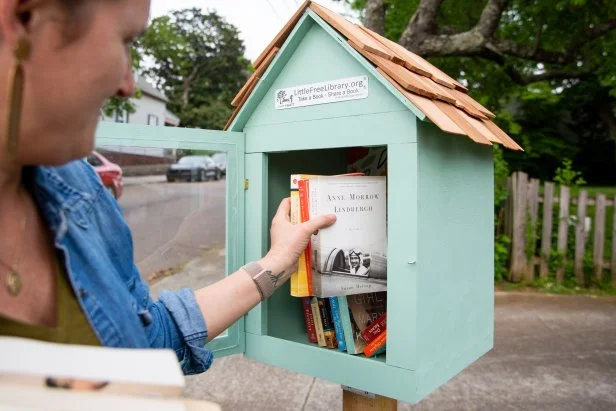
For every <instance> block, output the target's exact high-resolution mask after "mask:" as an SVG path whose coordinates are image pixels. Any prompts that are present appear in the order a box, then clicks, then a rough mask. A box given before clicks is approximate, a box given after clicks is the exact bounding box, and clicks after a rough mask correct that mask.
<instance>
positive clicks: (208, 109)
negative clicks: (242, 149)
mask: <svg viewBox="0 0 616 411" xmlns="http://www.w3.org/2000/svg"><path fill="white" fill-rule="evenodd" d="M138 47H139V49H140V52H141V53H142V55H143V56H144V61H148V60H149V61H151V65H150V66H149V67H148V68H146V69H144V74H145V75H147V76H148V77H150V78H151V79H153V80H154V81H155V83H156V84H157V86H158V87H159V88H160V89H162V90H163V91H164V92H165V94H166V95H167V97H168V98H169V99H170V102H171V103H170V109H171V110H172V111H174V112H175V113H177V114H178V115H179V117H180V121H181V124H182V125H183V126H184V127H199V128H209V129H222V128H223V127H224V125H225V123H226V120H227V119H228V118H229V117H230V115H231V113H232V110H231V106H230V105H229V103H230V102H231V100H232V99H233V97H234V96H235V94H236V93H237V91H238V90H239V89H240V87H241V86H242V85H243V84H244V82H245V81H246V78H247V75H246V73H247V68H248V67H249V64H250V63H249V62H248V60H246V59H245V58H244V45H243V42H242V40H240V38H239V35H238V31H237V29H236V28H235V27H234V26H233V25H231V24H229V23H227V22H226V21H224V20H223V19H222V18H221V17H220V16H219V15H218V14H216V13H215V12H208V13H203V12H202V11H201V10H200V9H198V8H192V9H185V10H178V11H173V12H171V13H170V14H169V15H167V16H162V17H158V18H156V19H154V20H153V21H152V23H151V25H150V27H149V28H148V31H147V33H146V34H145V36H144V37H143V38H142V39H141V40H140V42H139V44H138Z"/></svg>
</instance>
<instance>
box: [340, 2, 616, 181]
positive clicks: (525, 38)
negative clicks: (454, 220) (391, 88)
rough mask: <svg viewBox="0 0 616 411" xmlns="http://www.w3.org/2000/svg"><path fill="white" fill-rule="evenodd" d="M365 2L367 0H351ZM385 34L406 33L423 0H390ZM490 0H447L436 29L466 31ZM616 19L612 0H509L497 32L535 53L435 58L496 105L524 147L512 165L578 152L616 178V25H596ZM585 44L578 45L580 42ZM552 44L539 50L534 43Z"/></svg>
mask: <svg viewBox="0 0 616 411" xmlns="http://www.w3.org/2000/svg"><path fill="white" fill-rule="evenodd" d="M346 2H347V3H349V4H350V5H351V6H352V7H353V8H355V9H357V10H359V11H362V10H363V8H364V7H365V4H366V0H346ZM384 3H385V5H386V6H387V9H386V10H387V12H386V15H385V35H386V36H387V37H388V38H390V39H392V40H394V41H398V40H399V39H400V36H401V35H402V33H403V32H404V30H405V29H406V28H407V26H408V24H409V21H410V20H411V17H412V16H413V15H414V13H415V12H416V11H417V7H418V5H419V3H420V0H384ZM486 3H487V1H486V0H444V1H443V2H442V4H441V6H440V7H439V9H438V12H437V15H436V21H435V27H434V31H435V32H439V31H443V30H446V32H449V33H451V32H456V31H458V32H461V31H466V30H469V29H470V28H472V27H474V26H475V25H476V24H477V22H478V21H479V18H480V16H481V13H482V11H483V9H484V7H485V5H486ZM615 19H616V1H613V0H593V1H588V0H545V1H528V0H510V1H509V2H508V5H507V8H506V9H505V12H504V13H503V14H502V15H501V19H500V21H499V26H498V29H497V32H496V33H495V38H496V39H497V40H499V41H506V42H508V43H510V44H517V45H519V46H521V47H524V48H526V50H527V53H525V55H528V58H522V57H517V56H514V55H512V54H510V53H501V54H499V58H502V61H500V62H499V63H497V62H496V61H494V59H486V57H485V54H486V53H469V55H450V56H444V57H430V58H428V60H429V61H430V62H431V63H433V64H434V65H436V66H437V67H439V68H440V69H442V70H443V71H445V72H446V73H448V74H449V75H450V76H452V77H454V78H456V79H458V80H459V81H461V82H462V83H464V84H465V85H467V86H468V88H469V93H470V95H471V97H473V98H474V99H476V100H477V101H479V102H480V103H481V104H482V105H484V106H485V107H487V108H488V109H490V110H491V111H492V112H494V113H495V114H496V121H497V122H498V124H499V126H500V127H501V128H503V129H504V130H505V131H506V132H508V133H509V134H510V135H511V136H513V137H514V139H515V140H516V141H518V142H519V143H521V145H522V146H523V147H524V149H525V152H524V153H511V152H506V153H505V158H506V159H507V160H508V162H509V165H510V166H511V168H512V169H513V170H524V171H526V172H528V173H529V174H532V175H533V176H535V177H537V178H540V179H542V180H547V179H550V178H551V177H552V176H553V175H554V170H556V168H557V167H558V166H559V165H560V164H561V161H562V158H563V157H568V158H571V159H573V160H574V161H575V163H576V164H577V165H578V167H579V168H580V170H581V171H582V172H583V173H584V176H585V177H586V179H587V180H588V181H591V182H592V183H593V184H603V185H614V184H616V174H615V173H611V174H609V175H608V174H606V173H604V172H601V171H600V170H601V169H602V168H607V169H613V168H615V167H616V118H615V116H614V113H615V112H616V29H612V30H608V31H605V32H603V34H602V35H593V32H594V31H597V30H598V29H599V28H601V27H603V26H604V25H606V24H609V23H610V22H613V21H614V20H615ZM578 46H579V47H578ZM574 47H577V53H575V57H574V58H572V59H571V61H567V62H563V63H558V62H550V61H549V60H548V59H546V58H545V57H544V56H549V55H550V54H551V53H563V52H566V51H569V52H571V50H573V48H574ZM535 48H536V49H539V50H543V51H544V53H543V55H542V54H539V55H537V56H533V55H532V52H533V50H534V49H535ZM508 70H514V71H515V72H517V73H521V74H522V75H525V76H529V75H536V74H542V73H546V72H559V73H562V72H565V73H572V72H584V73H586V74H585V75H584V76H582V77H580V78H574V77H572V78H566V77H563V78H558V77H556V78H553V79H549V80H543V81H537V82H533V83H530V84H527V85H521V84H518V83H515V82H514V81H513V80H512V79H511V77H510V76H509V75H508Z"/></svg>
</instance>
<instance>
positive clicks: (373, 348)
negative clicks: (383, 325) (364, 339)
mask: <svg viewBox="0 0 616 411" xmlns="http://www.w3.org/2000/svg"><path fill="white" fill-rule="evenodd" d="M386 340H387V330H385V331H383V332H382V333H381V334H379V336H378V337H376V338H375V339H374V340H373V341H372V342H371V343H370V344H368V345H366V347H365V348H364V355H365V356H366V357H372V356H373V355H374V354H376V353H377V351H379V350H380V349H381V347H383V345H385V342H386Z"/></svg>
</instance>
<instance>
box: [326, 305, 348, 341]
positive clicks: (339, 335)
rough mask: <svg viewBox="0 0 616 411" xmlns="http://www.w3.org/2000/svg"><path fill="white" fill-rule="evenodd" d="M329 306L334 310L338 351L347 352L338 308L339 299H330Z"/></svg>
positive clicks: (333, 316)
mask: <svg viewBox="0 0 616 411" xmlns="http://www.w3.org/2000/svg"><path fill="white" fill-rule="evenodd" d="M329 305H330V307H331V309H332V318H333V320H334V329H335V331H336V340H338V349H339V350H342V351H346V344H345V342H344V331H343V330H342V320H341V318H340V307H339V306H338V297H330V298H329Z"/></svg>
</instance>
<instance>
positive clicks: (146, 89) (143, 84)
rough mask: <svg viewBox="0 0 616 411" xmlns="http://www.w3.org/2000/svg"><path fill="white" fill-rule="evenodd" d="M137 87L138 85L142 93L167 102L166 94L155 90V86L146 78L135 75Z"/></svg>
mask: <svg viewBox="0 0 616 411" xmlns="http://www.w3.org/2000/svg"><path fill="white" fill-rule="evenodd" d="M137 87H139V89H140V90H141V92H142V93H143V94H145V95H148V96H150V97H153V98H155V99H158V100H161V101H163V102H165V103H169V99H168V98H167V96H165V95H164V94H163V93H162V92H161V91H159V90H157V89H156V87H154V86H153V85H151V84H150V83H148V82H147V81H146V79H144V78H143V77H141V76H138V77H137Z"/></svg>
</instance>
